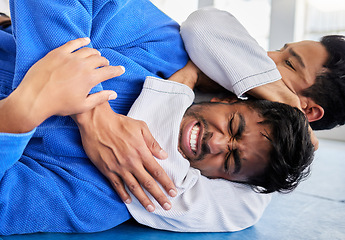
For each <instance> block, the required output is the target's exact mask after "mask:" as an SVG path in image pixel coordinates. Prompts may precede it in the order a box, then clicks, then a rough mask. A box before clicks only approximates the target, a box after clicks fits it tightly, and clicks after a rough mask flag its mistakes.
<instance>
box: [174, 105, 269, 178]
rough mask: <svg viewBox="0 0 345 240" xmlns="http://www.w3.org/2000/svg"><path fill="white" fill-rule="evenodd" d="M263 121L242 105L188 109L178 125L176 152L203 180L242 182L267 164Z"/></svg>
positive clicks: (267, 141)
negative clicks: (216, 179) (196, 170)
mask: <svg viewBox="0 0 345 240" xmlns="http://www.w3.org/2000/svg"><path fill="white" fill-rule="evenodd" d="M263 120H264V119H263V118H261V117H260V116H259V115H258V114H257V112H256V111H254V110H253V109H251V108H249V107H248V106H247V105H246V104H244V103H234V104H223V103H202V104H195V105H192V106H191V107H190V108H189V109H188V110H187V111H186V113H185V115H184V117H183V119H182V122H181V125H180V136H179V151H180V152H181V154H182V155H183V156H184V157H185V158H186V159H188V160H189V162H190V164H191V166H192V167H194V168H197V169H199V170H200V171H201V173H202V174H203V175H204V176H206V177H209V178H224V179H227V180H231V181H239V182H246V180H247V179H248V178H249V177H252V176H256V175H258V174H261V173H263V171H264V169H265V167H266V166H267V163H268V158H269V152H270V150H271V144H270V142H269V140H268V139H267V137H266V136H268V135H269V134H270V129H269V128H268V126H266V125H263V124H260V122H262V121H263Z"/></svg>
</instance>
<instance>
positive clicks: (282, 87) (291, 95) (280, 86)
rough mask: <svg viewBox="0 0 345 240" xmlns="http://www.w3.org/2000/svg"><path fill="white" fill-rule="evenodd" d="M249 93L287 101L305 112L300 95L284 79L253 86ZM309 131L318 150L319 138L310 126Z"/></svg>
mask: <svg viewBox="0 0 345 240" xmlns="http://www.w3.org/2000/svg"><path fill="white" fill-rule="evenodd" d="M247 93H248V94H249V95H251V96H253V97H255V98H258V99H266V100H270V101H275V102H281V103H285V104H288V105H290V106H292V107H297V108H298V109H299V110H301V111H302V112H304V111H303V108H302V106H301V101H300V99H299V97H298V95H297V94H296V93H295V92H294V91H292V90H291V89H290V88H288V86H287V85H286V84H285V83H284V81H283V80H282V79H280V80H278V81H275V82H272V83H268V84H265V85H262V86H259V87H256V88H253V89H251V90H249V91H248V92H247ZM309 133H310V137H311V141H312V143H313V145H314V149H315V150H317V149H318V148H319V140H318V139H317V137H316V135H315V134H314V132H313V130H312V129H311V127H310V126H309Z"/></svg>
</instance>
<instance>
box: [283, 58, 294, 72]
mask: <svg viewBox="0 0 345 240" xmlns="http://www.w3.org/2000/svg"><path fill="white" fill-rule="evenodd" d="M285 64H286V65H287V66H288V67H290V68H291V69H293V70H294V71H296V69H295V68H294V67H293V66H292V64H291V62H290V61H289V60H285Z"/></svg>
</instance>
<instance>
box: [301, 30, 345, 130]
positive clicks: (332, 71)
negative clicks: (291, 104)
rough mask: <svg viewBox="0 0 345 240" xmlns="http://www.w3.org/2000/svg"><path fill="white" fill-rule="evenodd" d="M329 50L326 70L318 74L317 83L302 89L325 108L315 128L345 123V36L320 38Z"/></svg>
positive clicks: (326, 127) (315, 123)
mask: <svg viewBox="0 0 345 240" xmlns="http://www.w3.org/2000/svg"><path fill="white" fill-rule="evenodd" d="M320 42H321V44H322V45H323V46H324V47H325V48H326V50H327V52H328V55H329V57H328V60H327V62H326V64H325V65H324V67H325V68H326V71H324V72H321V73H319V74H318V75H317V76H316V81H315V83H314V84H313V85H312V86H310V87H309V88H307V89H305V90H304V91H302V95H303V96H306V97H310V98H311V99H312V100H313V101H314V102H315V103H316V104H318V105H320V106H321V107H322V108H323V109H324V111H325V112H324V116H323V117H322V118H321V119H320V120H317V121H315V122H311V123H310V126H311V127H312V128H313V129H314V130H323V129H331V128H334V127H336V126H340V125H344V123H345V36H342V35H328V36H324V37H322V38H321V40H320Z"/></svg>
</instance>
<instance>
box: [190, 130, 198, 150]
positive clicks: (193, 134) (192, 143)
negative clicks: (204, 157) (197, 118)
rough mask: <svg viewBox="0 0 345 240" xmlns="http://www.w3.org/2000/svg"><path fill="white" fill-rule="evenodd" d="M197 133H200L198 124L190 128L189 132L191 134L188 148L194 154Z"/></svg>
mask: <svg viewBox="0 0 345 240" xmlns="http://www.w3.org/2000/svg"><path fill="white" fill-rule="evenodd" d="M199 131H200V127H199V125H198V124H196V125H194V127H193V128H192V131H191V134H190V141H189V144H190V148H191V149H192V151H193V152H194V153H196V150H197V148H196V144H197V139H198V136H199Z"/></svg>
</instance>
